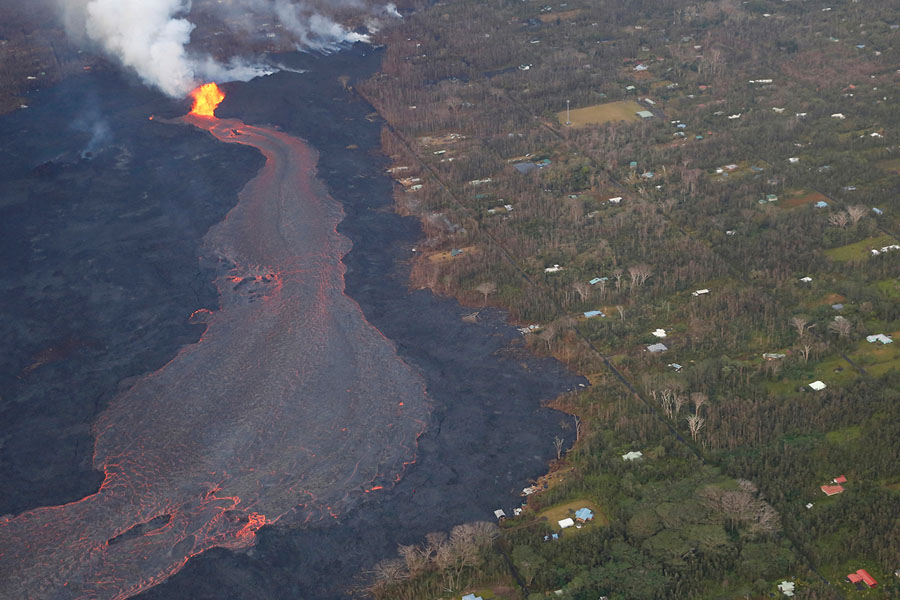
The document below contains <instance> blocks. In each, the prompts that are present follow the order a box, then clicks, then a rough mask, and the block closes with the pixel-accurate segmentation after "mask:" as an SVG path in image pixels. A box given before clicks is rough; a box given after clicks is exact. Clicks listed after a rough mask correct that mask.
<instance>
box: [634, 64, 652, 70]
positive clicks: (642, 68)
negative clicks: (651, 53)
mask: <svg viewBox="0 0 900 600" xmlns="http://www.w3.org/2000/svg"><path fill="white" fill-rule="evenodd" d="M648 68H649V67H648V66H647V65H644V64H641V65H636V66H635V67H634V70H635V71H646V70H647V69H648Z"/></svg>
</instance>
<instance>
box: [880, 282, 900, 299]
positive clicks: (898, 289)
mask: <svg viewBox="0 0 900 600" xmlns="http://www.w3.org/2000/svg"><path fill="white" fill-rule="evenodd" d="M875 287H877V288H878V290H879V291H880V292H882V293H884V295H885V296H887V297H888V298H892V299H900V279H882V280H881V281H878V282H876V283H875Z"/></svg>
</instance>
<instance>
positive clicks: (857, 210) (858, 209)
mask: <svg viewBox="0 0 900 600" xmlns="http://www.w3.org/2000/svg"><path fill="white" fill-rule="evenodd" d="M868 213H869V209H868V208H866V207H865V206H863V205H861V204H857V205H855V206H848V207H847V216H848V217H850V220H851V221H852V222H853V224H854V225H856V224H857V223H859V220H860V219H862V218H863V217H864V216H866V215H867V214H868Z"/></svg>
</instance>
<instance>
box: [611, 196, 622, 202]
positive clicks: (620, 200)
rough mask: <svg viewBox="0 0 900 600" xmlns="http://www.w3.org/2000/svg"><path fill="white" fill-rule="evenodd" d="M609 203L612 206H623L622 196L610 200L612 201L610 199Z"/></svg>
mask: <svg viewBox="0 0 900 600" xmlns="http://www.w3.org/2000/svg"><path fill="white" fill-rule="evenodd" d="M609 203H610V204H621V203H622V196H616V197H615V198H610V199H609Z"/></svg>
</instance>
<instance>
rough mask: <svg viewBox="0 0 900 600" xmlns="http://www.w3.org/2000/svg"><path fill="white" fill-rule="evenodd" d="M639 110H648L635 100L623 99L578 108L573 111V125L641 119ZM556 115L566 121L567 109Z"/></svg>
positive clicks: (561, 120) (560, 120)
mask: <svg viewBox="0 0 900 600" xmlns="http://www.w3.org/2000/svg"><path fill="white" fill-rule="evenodd" d="M639 110H646V108H645V107H643V106H641V105H640V104H638V103H637V102H635V101H634V100H621V101H619V102H607V103H605V104H595V105H594V106H586V107H585V108H576V109H574V110H573V111H572V116H571V119H572V127H585V126H587V125H602V124H603V123H611V122H613V121H640V120H641V118H640V117H639V116H637V114H635V113H637V112H638V111H639ZM556 116H557V117H558V118H559V122H560V123H565V122H566V111H562V112H560V113H557V115H556Z"/></svg>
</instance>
